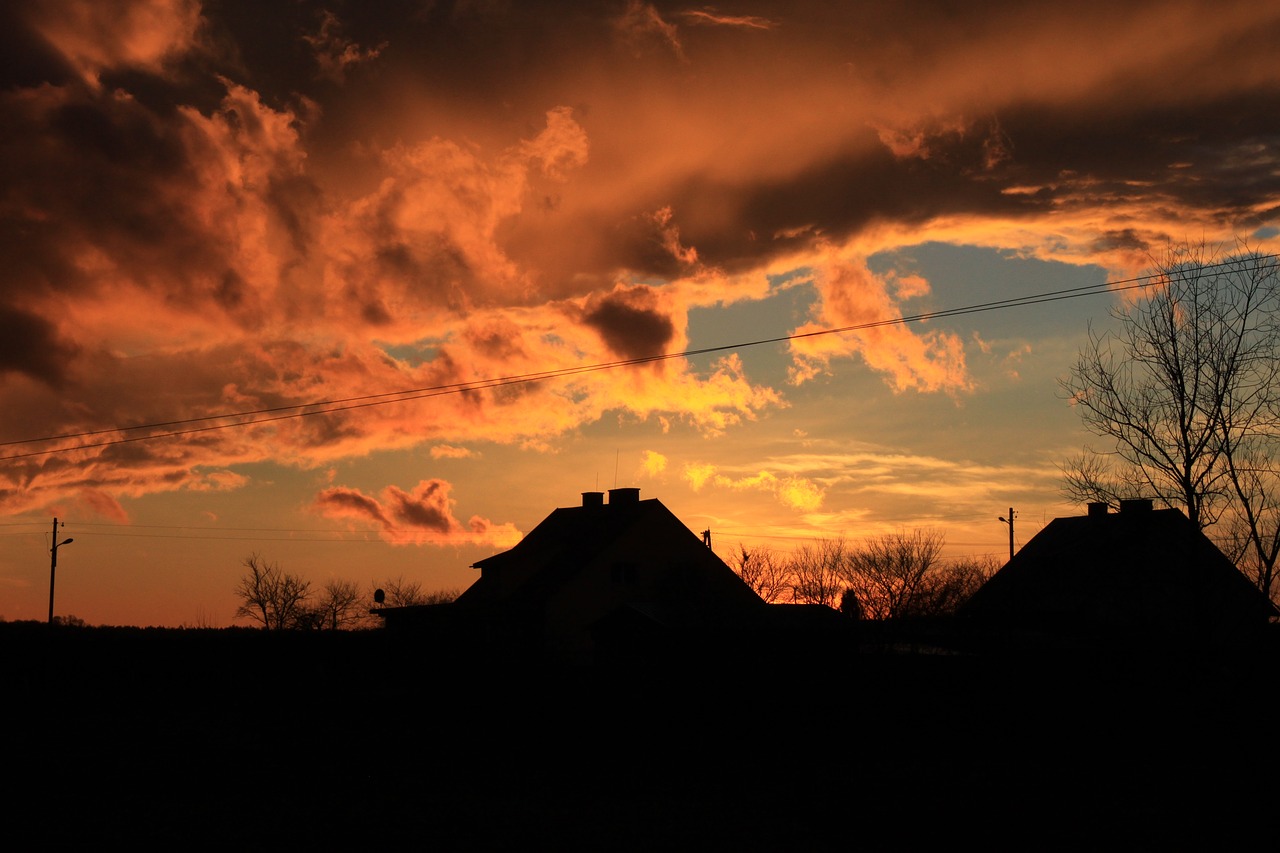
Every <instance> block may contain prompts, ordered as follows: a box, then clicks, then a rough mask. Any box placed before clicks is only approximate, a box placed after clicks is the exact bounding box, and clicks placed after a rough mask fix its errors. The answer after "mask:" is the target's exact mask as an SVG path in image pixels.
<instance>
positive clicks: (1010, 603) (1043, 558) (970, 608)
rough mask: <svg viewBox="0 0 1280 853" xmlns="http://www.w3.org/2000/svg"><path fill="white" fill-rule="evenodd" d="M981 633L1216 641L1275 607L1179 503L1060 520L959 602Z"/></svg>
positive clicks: (1097, 640) (1254, 629) (1055, 639)
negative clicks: (1182, 509) (1184, 511)
mask: <svg viewBox="0 0 1280 853" xmlns="http://www.w3.org/2000/svg"><path fill="white" fill-rule="evenodd" d="M960 615H961V616H962V617H964V618H965V619H966V620H968V621H969V623H970V624H972V625H975V626H977V627H978V628H979V630H980V633H981V634H982V635H984V636H986V637H988V638H991V637H999V638H1003V639H1005V640H1023V641H1041V642H1048V643H1051V644H1058V645H1067V646H1080V645H1083V646H1095V647H1096V646H1099V645H1105V644H1112V643H1118V644H1124V645H1143V646H1151V645H1154V646H1161V645H1174V646H1180V647H1187V646H1220V645H1225V644H1230V643H1234V642H1238V641H1241V640H1247V639H1249V638H1250V637H1253V636H1256V635H1257V634H1258V633H1259V631H1260V630H1261V629H1262V628H1263V627H1264V626H1265V625H1266V624H1267V622H1268V621H1269V620H1270V619H1271V618H1273V617H1275V616H1276V615H1277V611H1276V608H1275V606H1274V605H1273V604H1272V603H1271V602H1270V601H1269V600H1268V599H1267V597H1266V596H1265V595H1263V594H1262V593H1261V592H1259V591H1258V589H1257V588H1256V587H1254V585H1253V584H1251V583H1250V582H1249V581H1248V580H1247V579H1246V578H1245V577H1244V575H1242V574H1241V573H1240V572H1239V571H1238V570H1237V569H1236V568H1235V566H1234V565H1232V563H1231V561H1230V560H1228V559H1227V557H1226V556H1225V555H1224V554H1223V553H1222V552H1221V551H1220V550H1218V548H1217V546H1215V545H1214V544H1213V542H1212V541H1210V540H1209V538H1208V537H1207V536H1205V535H1204V533H1202V532H1201V531H1200V530H1199V529H1197V528H1196V526H1195V525H1194V524H1192V523H1191V521H1190V520H1189V519H1188V518H1187V517H1186V516H1185V515H1184V514H1183V513H1182V512H1181V511H1179V510H1177V509H1161V510H1156V509H1152V505H1151V501H1149V500H1140V501H1124V502H1123V503H1122V504H1121V511H1120V512H1119V513H1110V512H1108V511H1107V505H1106V504H1091V505H1090V507H1089V514H1088V515H1086V516H1082V517H1075V518H1058V519H1054V520H1053V521H1052V522H1050V523H1049V524H1048V525H1047V526H1045V528H1044V529H1043V530H1041V531H1040V532H1039V533H1037V534H1036V535H1035V537H1033V538H1032V539H1031V541H1030V542H1028V543H1027V544H1026V545H1025V546H1023V548H1022V550H1021V551H1019V552H1018V553H1017V554H1016V555H1015V556H1014V557H1013V559H1011V560H1010V561H1009V562H1008V563H1006V564H1005V566H1004V567H1003V568H1002V569H1000V571H998V572H996V574H995V575H993V576H992V577H991V579H990V580H988V581H987V583H986V584H984V585H983V586H982V587H981V588H980V589H979V590H978V591H977V592H976V593H975V594H974V596H973V597H972V598H971V599H970V600H969V601H968V602H967V603H966V604H965V606H964V607H963V608H961V610H960Z"/></svg>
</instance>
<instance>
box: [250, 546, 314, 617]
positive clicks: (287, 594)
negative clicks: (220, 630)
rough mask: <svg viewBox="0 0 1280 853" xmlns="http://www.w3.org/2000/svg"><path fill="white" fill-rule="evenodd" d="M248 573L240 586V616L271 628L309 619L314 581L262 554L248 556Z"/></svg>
mask: <svg viewBox="0 0 1280 853" xmlns="http://www.w3.org/2000/svg"><path fill="white" fill-rule="evenodd" d="M243 565H244V567H245V573H244V575H243V576H242V577H241V578H240V585H239V586H238V587H236V596H237V597H238V598H239V599H240V606H239V607H237V608H236V618H240V617H242V616H243V617H245V618H246V619H252V620H253V621H254V622H257V623H258V624H259V625H261V626H262V627H263V628H264V629H266V630H268V631H281V630H284V629H287V628H297V627H300V625H301V624H302V623H304V622H305V621H306V618H307V617H306V611H307V607H306V604H307V599H308V597H309V596H310V593H311V583H310V581H305V580H303V579H302V578H300V577H298V576H297V575H291V574H288V573H287V572H285V571H283V570H281V568H280V564H279V563H272V562H268V561H267V560H265V559H263V558H262V557H261V556H260V555H258V554H256V553H255V554H250V555H249V556H248V557H246V558H245V559H244V562H243Z"/></svg>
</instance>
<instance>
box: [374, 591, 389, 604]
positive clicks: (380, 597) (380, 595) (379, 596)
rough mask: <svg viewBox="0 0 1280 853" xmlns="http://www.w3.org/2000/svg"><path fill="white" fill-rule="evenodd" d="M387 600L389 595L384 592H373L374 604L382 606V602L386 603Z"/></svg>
mask: <svg viewBox="0 0 1280 853" xmlns="http://www.w3.org/2000/svg"><path fill="white" fill-rule="evenodd" d="M386 600H387V594H386V593H385V592H383V591H382V590H380V589H375V590H374V591H373V602H374V604H381V603H382V602H384V601H386Z"/></svg>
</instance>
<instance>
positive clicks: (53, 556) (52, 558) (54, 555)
mask: <svg viewBox="0 0 1280 853" xmlns="http://www.w3.org/2000/svg"><path fill="white" fill-rule="evenodd" d="M63 526H64V527H65V526H66V525H65V524H64V525H63ZM74 541H76V540H74V539H71V538H67V539H63V540H62V541H61V542H59V541H58V519H56V518H55V519H54V520H53V547H52V548H50V549H49V624H50V625H52V624H53V579H54V576H55V575H56V574H57V572H58V549H59V548H61V547H62V546H63V545H70V544H71V543H72V542H74Z"/></svg>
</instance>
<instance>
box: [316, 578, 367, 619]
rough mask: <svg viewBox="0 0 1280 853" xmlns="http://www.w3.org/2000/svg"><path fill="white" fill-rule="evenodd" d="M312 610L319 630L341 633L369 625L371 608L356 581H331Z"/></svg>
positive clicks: (335, 579) (325, 586) (326, 584)
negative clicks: (341, 631)
mask: <svg viewBox="0 0 1280 853" xmlns="http://www.w3.org/2000/svg"><path fill="white" fill-rule="evenodd" d="M311 609H312V610H313V611H314V612H315V614H316V620H315V621H316V622H317V625H316V627H318V628H322V629H328V630H333V631H340V630H345V629H351V628H359V627H361V626H362V625H365V624H368V617H369V608H368V606H367V605H366V604H365V600H364V595H363V594H362V593H361V592H360V585H359V584H357V583H356V582H355V581H350V580H339V579H337V578H334V579H331V580H329V581H328V582H327V583H325V585H324V590H323V591H322V592H321V594H320V599H319V601H317V602H316V604H315V606H314V607H313V608H311Z"/></svg>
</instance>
